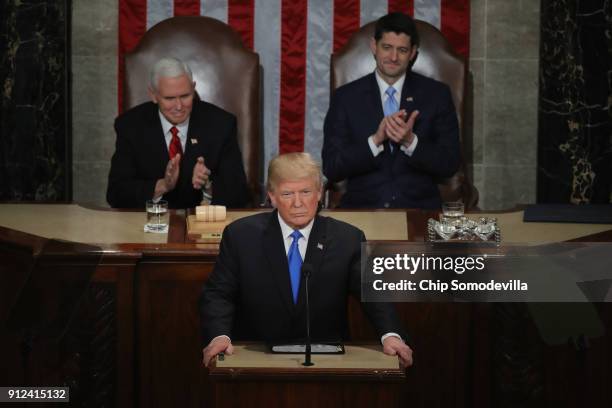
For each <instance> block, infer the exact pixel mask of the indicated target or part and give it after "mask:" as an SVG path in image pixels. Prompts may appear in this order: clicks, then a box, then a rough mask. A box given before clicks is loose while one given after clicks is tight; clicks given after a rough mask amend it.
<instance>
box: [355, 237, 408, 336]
mask: <svg viewBox="0 0 612 408" xmlns="http://www.w3.org/2000/svg"><path fill="white" fill-rule="evenodd" d="M358 239H359V244H360V243H362V242H365V241H366V239H365V235H364V234H363V232H361V231H360V238H358ZM358 247H359V245H358ZM350 289H351V294H352V295H353V296H355V297H356V298H357V299H359V302H360V304H361V308H362V310H363V312H364V313H365V315H366V316H367V317H368V320H369V321H370V323H372V326H374V329H375V330H376V334H377V336H378V337H379V338H380V337H382V336H383V335H384V334H387V333H397V334H399V335H400V336H401V337H402V339H404V341H405V342H406V343H408V339H407V337H408V335H407V334H406V331H405V330H404V328H403V327H402V324H401V323H400V320H399V317H398V315H397V310H396V309H395V306H394V305H393V304H391V303H384V302H363V301H361V251H357V252H356V253H355V256H353V260H352V263H351V283H350Z"/></svg>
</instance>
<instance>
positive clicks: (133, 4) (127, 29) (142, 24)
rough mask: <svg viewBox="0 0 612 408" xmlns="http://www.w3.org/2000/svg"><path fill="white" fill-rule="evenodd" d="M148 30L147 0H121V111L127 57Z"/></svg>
mask: <svg viewBox="0 0 612 408" xmlns="http://www.w3.org/2000/svg"><path fill="white" fill-rule="evenodd" d="M146 31H147V0H132V1H129V2H128V1H120V2H119V47H118V51H119V55H118V58H117V61H118V64H117V65H118V67H117V76H118V79H119V81H118V82H119V84H118V88H117V91H118V92H117V103H118V104H119V113H121V112H123V78H124V76H125V58H124V55H125V54H126V53H127V52H130V51H132V50H133V49H134V48H136V45H138V42H139V41H140V39H141V38H142V36H143V35H144V33H145V32H146Z"/></svg>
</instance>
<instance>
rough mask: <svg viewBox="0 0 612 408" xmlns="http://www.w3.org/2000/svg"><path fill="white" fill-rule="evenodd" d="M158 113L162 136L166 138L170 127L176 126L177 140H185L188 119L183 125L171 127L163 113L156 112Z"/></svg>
mask: <svg viewBox="0 0 612 408" xmlns="http://www.w3.org/2000/svg"><path fill="white" fill-rule="evenodd" d="M157 112H158V113H159V119H160V120H161V125H162V130H163V131H164V136H166V137H168V135H169V134H170V128H172V126H176V128H177V129H178V131H179V138H180V139H181V140H187V130H188V129H189V117H187V119H185V121H184V122H183V123H179V124H178V125H173V124H172V123H170V122H169V121H168V119H166V117H165V116H164V114H163V113H161V111H160V110H158V111H157Z"/></svg>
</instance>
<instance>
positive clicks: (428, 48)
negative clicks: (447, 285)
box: [330, 20, 478, 208]
mask: <svg viewBox="0 0 612 408" xmlns="http://www.w3.org/2000/svg"><path fill="white" fill-rule="evenodd" d="M415 22H416V27H417V31H418V33H419V38H420V46H419V53H418V55H417V58H416V61H415V62H414V65H413V66H412V70H413V71H414V72H418V73H419V74H422V75H425V76H427V77H430V78H433V79H437V80H438V81H441V82H444V83H445V84H447V85H448V86H449V87H450V90H451V94H452V97H453V102H454V103H455V108H456V110H457V118H458V120H459V129H460V134H461V135H462V134H463V124H464V120H463V109H464V106H463V105H464V100H465V88H466V85H465V84H466V68H465V63H464V61H463V58H462V57H460V56H459V55H457V54H456V53H455V52H454V51H453V49H452V47H451V46H450V44H449V43H448V41H447V40H446V38H444V36H443V35H442V33H441V32H440V31H439V30H438V29H437V28H435V27H434V26H432V25H431V24H429V23H426V22H424V21H420V20H415ZM375 24H376V23H375V22H371V23H368V24H366V25H364V26H363V27H361V28H360V29H359V31H357V32H356V33H355V34H353V36H352V37H351V38H350V40H349V41H348V42H347V43H346V44H345V46H344V47H343V48H342V49H341V50H339V51H338V52H337V53H335V54H332V56H331V72H330V80H331V92H333V91H334V90H335V89H336V88H338V87H339V86H341V85H344V84H346V83H348V82H351V81H354V80H356V79H358V78H360V77H362V76H364V75H367V74H369V73H371V72H373V71H374V69H375V68H376V62H375V61H374V58H373V56H372V51H371V50H370V39H371V38H372V37H374V26H375ZM462 155H463V153H462ZM438 187H439V188H440V194H441V196H442V201H456V200H463V201H464V202H465V204H466V207H468V208H470V207H473V206H474V205H476V203H477V201H478V191H477V190H476V189H475V188H474V186H472V185H471V183H470V182H469V180H468V178H467V176H466V172H465V163H464V161H463V160H462V163H461V167H460V168H459V170H458V171H457V173H456V174H455V175H454V176H452V177H450V178H448V179H445V180H443V181H441V182H440V184H438Z"/></svg>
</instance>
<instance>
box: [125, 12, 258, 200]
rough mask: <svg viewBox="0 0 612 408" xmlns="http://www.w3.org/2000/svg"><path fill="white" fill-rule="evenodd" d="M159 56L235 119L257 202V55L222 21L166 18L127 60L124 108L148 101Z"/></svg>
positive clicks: (198, 91) (199, 91) (205, 18)
mask: <svg viewBox="0 0 612 408" xmlns="http://www.w3.org/2000/svg"><path fill="white" fill-rule="evenodd" d="M162 57H175V58H179V59H181V60H182V61H184V62H186V63H187V64H188V65H189V67H190V68H191V70H192V72H193V77H194V80H195V82H196V91H197V94H198V97H200V98H201V99H202V100H205V101H207V102H210V103H212V104H215V105H217V106H219V107H221V108H223V109H225V110H227V111H228V112H231V113H233V114H234V115H235V116H236V118H237V121H238V144H239V145H240V150H241V152H242V160H243V163H244V170H245V172H246V177H247V182H248V185H249V188H250V190H251V193H252V196H253V197H254V199H255V201H254V203H258V202H259V197H260V174H261V168H262V163H260V158H261V157H263V154H262V152H261V143H260V129H261V125H260V118H261V114H260V72H259V55H258V54H257V53H255V52H252V51H250V50H248V49H247V48H245V47H244V45H243V43H242V40H241V39H240V37H239V36H238V34H237V33H236V32H235V31H234V30H233V29H232V28H231V27H230V26H228V25H227V24H224V23H222V22H221V21H218V20H215V19H212V18H209V17H196V16H182V17H173V18H169V19H167V20H164V21H162V22H160V23H159V24H157V25H155V26H153V27H152V28H151V29H150V30H149V31H147V32H146V34H145V35H144V36H143V38H142V40H141V41H140V43H139V44H138V46H137V47H136V49H135V50H134V51H133V52H132V53H129V54H127V55H126V57H125V82H124V84H125V85H124V108H125V109H129V108H131V107H133V106H136V105H138V104H140V103H143V102H145V101H147V100H149V96H148V94H147V85H148V83H149V81H148V78H149V70H150V68H151V66H152V65H153V64H154V63H155V61H157V60H158V59H160V58H162Z"/></svg>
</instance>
